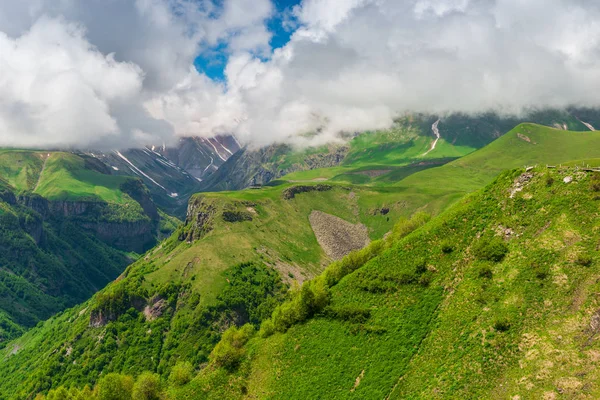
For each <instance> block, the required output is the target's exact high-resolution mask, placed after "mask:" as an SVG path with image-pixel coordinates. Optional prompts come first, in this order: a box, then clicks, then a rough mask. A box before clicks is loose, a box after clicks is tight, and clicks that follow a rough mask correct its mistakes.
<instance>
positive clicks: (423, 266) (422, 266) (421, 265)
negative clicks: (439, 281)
mask: <svg viewBox="0 0 600 400" xmlns="http://www.w3.org/2000/svg"><path fill="white" fill-rule="evenodd" d="M425 272H427V261H426V260H425V259H421V260H419V261H417V264H416V266H415V274H417V275H422V274H424V273H425Z"/></svg>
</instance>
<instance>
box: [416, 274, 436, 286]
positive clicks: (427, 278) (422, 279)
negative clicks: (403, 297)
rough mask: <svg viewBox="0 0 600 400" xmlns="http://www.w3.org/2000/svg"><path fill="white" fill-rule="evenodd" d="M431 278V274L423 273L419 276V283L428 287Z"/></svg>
mask: <svg viewBox="0 0 600 400" xmlns="http://www.w3.org/2000/svg"><path fill="white" fill-rule="evenodd" d="M432 280H433V276H431V274H423V275H422V276H421V277H420V278H419V285H421V286H423V287H428V286H429V285H430V284H431V281H432Z"/></svg>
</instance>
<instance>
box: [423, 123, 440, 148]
mask: <svg viewBox="0 0 600 400" xmlns="http://www.w3.org/2000/svg"><path fill="white" fill-rule="evenodd" d="M439 125H440V119H438V120H437V121H435V122H434V123H433V125H431V131H432V132H433V135H434V136H435V140H434V141H433V143H432V144H431V147H430V148H429V150H427V152H426V153H424V154H423V155H424V156H426V155H427V154H429V153H431V152H432V151H433V150H435V146H437V143H438V141H439V140H440V138H441V136H440V129H439V128H438V127H439Z"/></svg>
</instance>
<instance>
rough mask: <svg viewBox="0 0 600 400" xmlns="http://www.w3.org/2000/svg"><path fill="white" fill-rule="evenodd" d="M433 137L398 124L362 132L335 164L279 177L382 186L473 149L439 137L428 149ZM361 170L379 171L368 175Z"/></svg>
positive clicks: (349, 144)
mask: <svg viewBox="0 0 600 400" xmlns="http://www.w3.org/2000/svg"><path fill="white" fill-rule="evenodd" d="M434 139H435V138H434V137H433V134H431V132H430V131H428V132H425V133H421V131H420V130H419V129H418V128H417V127H413V126H411V125H407V124H406V123H398V124H397V125H396V126H395V127H393V128H392V129H389V130H385V131H378V132H367V133H363V134H360V135H358V136H357V137H355V138H353V139H352V140H350V142H349V143H348V145H347V146H348V154H347V155H346V157H345V158H344V161H343V163H342V164H341V165H340V166H338V167H331V168H318V169H314V170H308V171H298V172H292V173H290V174H288V175H286V176H284V177H283V178H281V180H287V181H312V180H331V181H333V182H346V183H352V184H371V185H386V184H388V183H390V182H397V181H398V180H400V179H402V178H404V177H406V176H408V174H411V173H414V172H416V171H419V170H422V169H426V168H431V167H433V166H435V165H440V164H444V163H446V162H449V161H451V160H452V159H455V158H458V157H462V156H464V155H466V154H469V153H471V152H473V151H475V150H476V149H475V148H473V147H468V146H454V145H453V144H450V143H448V142H446V141H445V140H443V139H441V140H440V141H438V143H437V146H436V148H435V149H434V150H433V151H431V152H428V150H429V149H430V146H431V144H432V143H433V141H434ZM320 150H321V151H323V150H322V149H320ZM296 154H304V153H302V152H299V153H292V155H293V156H292V155H290V156H289V157H295V156H296ZM286 165H287V164H286ZM365 171H380V172H377V173H375V176H369V175H368V174H365V173H364V172H365ZM360 172H363V174H360Z"/></svg>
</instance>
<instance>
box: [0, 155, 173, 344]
mask: <svg viewBox="0 0 600 400" xmlns="http://www.w3.org/2000/svg"><path fill="white" fill-rule="evenodd" d="M159 219H161V218H160V216H159V212H158V210H157V209H156V207H155V206H154V204H153V203H152V201H151V200H150V198H149V196H148V193H147V190H146V189H145V188H144V186H143V185H142V184H141V182H140V181H139V180H137V179H132V178H127V177H122V176H113V175H111V174H110V170H108V169H107V167H106V166H105V165H103V164H102V163H101V162H99V161H97V160H95V159H93V158H91V157H86V156H77V155H74V154H71V153H62V152H40V151H25V150H0V300H1V301H0V321H1V322H0V346H4V345H5V343H6V340H7V339H10V338H13V337H15V336H16V335H17V334H18V333H20V332H22V330H23V329H26V328H29V327H32V326H34V325H35V324H37V323H38V322H39V321H40V320H44V319H47V318H48V317H50V316H51V315H53V314H54V313H56V312H59V311H62V310H64V309H65V308H66V307H70V306H73V305H74V304H77V303H80V302H82V301H85V300H86V299H88V298H89V297H90V296H91V295H92V294H93V293H95V292H96V291H98V290H99V289H101V288H103V287H104V286H105V285H106V284H107V283H108V282H110V281H112V280H114V279H115V278H116V277H117V276H118V275H119V274H120V273H121V272H122V271H123V269H124V268H125V267H126V266H127V264H129V263H130V262H131V257H130V256H129V255H127V254H126V252H132V251H137V252H142V251H144V250H145V249H147V248H149V247H151V246H152V245H153V244H154V243H156V238H157V235H159V234H163V235H164V233H160V232H159V231H160V230H168V229H169V228H168V226H169V225H172V221H171V220H170V219H168V218H166V217H165V218H162V220H164V221H165V223H164V224H163V223H159ZM173 229H174V228H171V231H172V230H173Z"/></svg>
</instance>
